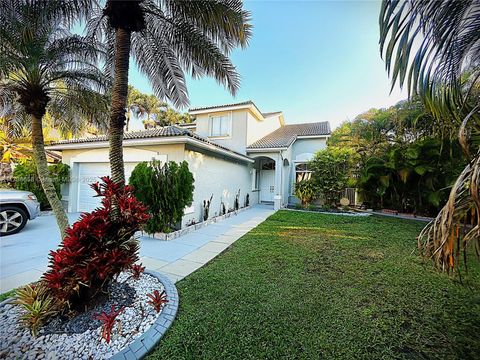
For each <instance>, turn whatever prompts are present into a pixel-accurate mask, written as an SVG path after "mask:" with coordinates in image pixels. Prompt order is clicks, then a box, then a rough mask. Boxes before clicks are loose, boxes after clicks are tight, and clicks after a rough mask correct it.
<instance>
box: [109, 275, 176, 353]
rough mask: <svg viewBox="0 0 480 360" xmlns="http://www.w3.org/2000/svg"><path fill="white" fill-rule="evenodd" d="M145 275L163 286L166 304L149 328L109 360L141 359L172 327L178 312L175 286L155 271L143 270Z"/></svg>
mask: <svg viewBox="0 0 480 360" xmlns="http://www.w3.org/2000/svg"><path fill="white" fill-rule="evenodd" d="M145 274H148V275H151V276H153V277H156V278H157V279H158V280H159V281H160V282H161V283H162V285H163V288H164V290H165V293H166V295H167V300H168V303H167V304H166V305H165V307H164V308H163V309H162V311H161V312H160V315H159V316H158V318H157V319H156V320H155V322H154V323H153V324H152V326H150V328H149V329H148V330H147V331H145V332H144V333H143V334H142V335H141V336H140V337H138V338H136V339H135V341H134V342H132V343H131V344H130V345H128V346H127V347H125V348H123V349H122V350H121V351H120V352H118V353H116V354H115V355H113V356H112V357H111V358H110V359H111V360H140V359H143V358H144V357H145V356H146V355H147V354H148V353H149V352H150V351H151V350H152V349H153V348H154V347H155V346H156V345H157V344H158V343H159V341H160V339H161V338H162V337H163V336H164V335H165V333H166V332H167V330H168V329H169V328H170V326H172V323H173V321H174V320H175V316H176V315H177V311H178V304H179V297H178V291H177V288H176V287H175V284H174V283H173V282H172V281H171V280H170V279H169V278H168V277H166V276H165V275H162V274H160V273H158V272H156V271H152V270H145Z"/></svg>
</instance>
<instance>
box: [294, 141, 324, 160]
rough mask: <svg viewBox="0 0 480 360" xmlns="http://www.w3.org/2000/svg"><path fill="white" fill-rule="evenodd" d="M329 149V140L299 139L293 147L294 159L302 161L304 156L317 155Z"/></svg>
mask: <svg viewBox="0 0 480 360" xmlns="http://www.w3.org/2000/svg"><path fill="white" fill-rule="evenodd" d="M326 147H327V138H326V137H324V138H311V139H297V140H296V141H295V142H294V143H293V145H292V159H293V160H294V161H296V160H302V159H301V155H302V154H315V153H316V152H317V151H319V150H322V149H325V148H326Z"/></svg>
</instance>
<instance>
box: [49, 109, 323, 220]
mask: <svg viewBox="0 0 480 360" xmlns="http://www.w3.org/2000/svg"><path fill="white" fill-rule="evenodd" d="M189 112H190V115H192V116H194V117H195V118H196V120H195V122H194V123H193V124H186V125H176V126H168V127H163V128H159V129H151V130H145V131H136V132H128V133H126V134H125V138H124V161H125V175H126V179H127V181H128V178H129V176H130V174H131V172H132V170H133V169H134V167H135V166H136V164H137V163H139V162H141V161H150V160H152V159H157V160H160V161H162V162H165V161H177V162H180V161H183V160H186V161H187V162H188V163H189V168H190V171H192V173H193V174H194V177H195V193H194V201H193V204H192V206H191V207H190V208H188V209H186V213H185V216H184V219H183V224H185V223H187V222H189V221H191V220H192V219H193V220H195V221H198V220H200V219H201V214H202V204H203V200H207V199H209V198H210V196H211V195H212V194H213V201H212V204H211V206H210V213H211V214H215V213H217V214H218V213H219V212H220V209H221V203H222V202H224V203H225V206H226V208H227V209H229V208H233V206H234V205H233V204H234V201H235V196H236V194H237V193H238V191H239V190H240V205H241V206H243V205H244V203H245V199H246V195H247V194H249V201H250V204H255V203H271V204H273V205H274V207H275V208H276V209H278V208H281V207H283V206H286V205H287V204H289V203H294V202H296V201H297V200H296V198H295V197H294V196H293V191H294V186H295V183H296V182H297V181H300V180H303V179H307V178H308V177H309V176H310V174H309V170H308V166H307V162H308V161H309V160H310V159H312V157H313V155H314V153H315V152H317V151H318V150H320V149H323V148H325V146H326V140H327V138H328V136H329V135H330V125H329V123H328V122H315V123H307V124H291V125H288V124H285V120H284V117H283V114H282V112H271V113H262V112H261V111H260V110H259V109H258V107H257V106H256V105H255V104H254V103H253V102H252V101H246V102H241V103H236V104H229V105H220V106H212V107H203V108H195V109H191V110H190V111H189ZM47 149H48V150H56V151H60V152H61V153H62V161H63V163H65V164H68V165H70V168H71V171H72V174H71V182H70V183H69V184H68V186H65V188H64V189H63V190H62V196H63V199H62V200H63V201H64V203H65V204H66V207H67V210H68V211H69V212H82V211H91V210H93V209H94V208H95V207H97V206H98V205H99V202H100V199H99V198H96V197H93V191H92V189H91V188H90V186H89V184H91V183H92V182H95V181H97V180H98V177H99V176H104V175H108V174H109V160H108V139H107V136H98V137H94V138H85V139H73V140H64V141H58V142H56V143H53V144H51V145H50V146H48V147H47Z"/></svg>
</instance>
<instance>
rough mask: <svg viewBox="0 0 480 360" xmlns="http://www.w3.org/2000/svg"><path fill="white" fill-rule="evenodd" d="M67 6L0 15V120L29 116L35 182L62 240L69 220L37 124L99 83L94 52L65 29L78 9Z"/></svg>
mask: <svg viewBox="0 0 480 360" xmlns="http://www.w3.org/2000/svg"><path fill="white" fill-rule="evenodd" d="M71 3H72V2H70V1H63V2H62V1H56V0H53V1H36V2H35V1H15V0H10V1H8V0H7V1H4V2H2V3H1V11H0V23H1V24H2V26H1V28H0V116H5V114H7V113H9V112H10V113H11V112H12V111H13V112H15V109H16V107H15V106H14V104H19V105H21V111H22V112H24V113H25V114H26V115H27V116H28V117H29V119H30V121H31V136H32V149H33V158H34V160H35V163H36V166H37V172H38V177H39V179H40V182H41V184H42V187H43V189H44V191H45V195H46V197H47V199H48V201H49V203H50V205H51V207H52V210H53V211H54V214H55V217H56V220H57V224H58V227H59V229H60V233H61V235H62V238H63V236H64V233H65V229H66V228H67V227H68V219H67V216H66V214H65V211H64V209H63V206H62V203H61V201H60V199H59V198H58V196H57V195H56V192H55V188H54V186H53V183H52V179H50V177H49V172H48V165H47V158H46V155H45V149H44V136H43V131H42V130H43V124H42V119H43V117H44V115H45V113H46V111H47V108H49V105H52V106H51V108H52V112H55V109H54V108H55V107H54V106H53V105H54V104H57V109H60V110H61V109H62V108H64V106H68V104H78V103H81V99H84V100H85V99H86V96H87V97H88V95H89V94H90V95H91V94H92V89H94V88H95V87H100V86H101V85H103V84H102V79H103V78H104V77H103V75H102V74H101V73H100V72H99V71H98V69H97V67H96V65H95V64H96V59H97V56H98V49H97V47H96V46H94V44H93V43H92V42H90V41H86V40H85V39H83V38H81V37H79V36H72V35H71V34H70V33H69V32H68V30H67V29H66V28H65V26H64V25H65V24H68V23H70V22H71V21H73V20H74V15H72V14H74V13H76V14H78V12H79V11H80V10H81V9H77V8H75V6H74V5H72V7H71V8H70V5H71ZM59 4H60V5H63V7H62V6H59ZM78 4H81V2H78ZM62 104H63V105H62ZM12 109H13V110H12Z"/></svg>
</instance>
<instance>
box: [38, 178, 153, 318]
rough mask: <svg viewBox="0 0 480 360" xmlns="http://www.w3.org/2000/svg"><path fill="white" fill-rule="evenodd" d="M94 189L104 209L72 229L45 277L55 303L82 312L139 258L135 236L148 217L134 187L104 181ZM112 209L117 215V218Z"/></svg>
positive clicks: (84, 216) (52, 254) (53, 255)
mask: <svg viewBox="0 0 480 360" xmlns="http://www.w3.org/2000/svg"><path fill="white" fill-rule="evenodd" d="M92 188H93V189H94V190H95V192H96V193H97V194H98V196H102V197H103V199H102V206H101V207H99V208H98V209H96V210H94V211H92V212H91V213H83V214H82V215H81V217H80V220H79V221H77V222H76V223H75V224H73V226H72V227H70V228H68V229H67V231H66V237H65V238H64V239H63V241H62V243H61V245H60V248H59V249H58V250H56V251H51V252H50V264H49V269H48V270H47V272H46V273H45V274H44V276H43V278H44V280H45V281H46V283H47V286H48V288H49V289H50V291H51V292H52V294H53V295H54V297H55V298H56V299H58V300H61V301H67V302H68V303H69V304H70V306H74V307H75V306H79V308H82V309H83V307H82V306H81V305H84V304H85V303H87V302H88V301H89V300H90V299H92V298H93V297H95V295H97V294H99V293H100V292H101V291H102V290H104V289H105V288H106V286H107V285H108V283H109V282H110V281H111V280H112V279H113V278H114V276H116V275H118V274H119V273H120V272H122V271H124V270H126V269H128V268H130V267H131V265H132V264H133V263H134V262H135V261H137V260H138V250H139V245H138V241H137V240H136V239H134V238H133V235H134V234H135V232H136V231H138V230H139V229H140V227H141V226H142V225H143V224H144V223H145V222H146V221H147V220H148V218H149V215H148V214H147V212H146V207H145V206H144V205H143V204H142V203H140V202H139V201H138V200H137V199H136V198H135V197H134V196H133V191H132V188H131V187H129V186H125V187H124V188H121V187H120V186H119V185H117V184H115V183H113V181H112V180H110V178H109V177H103V178H102V183H101V184H99V183H98V182H97V183H95V184H92ZM113 207H115V208H116V210H117V211H118V217H117V216H115V220H114V219H113V218H112V216H111V215H112V209H113Z"/></svg>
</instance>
